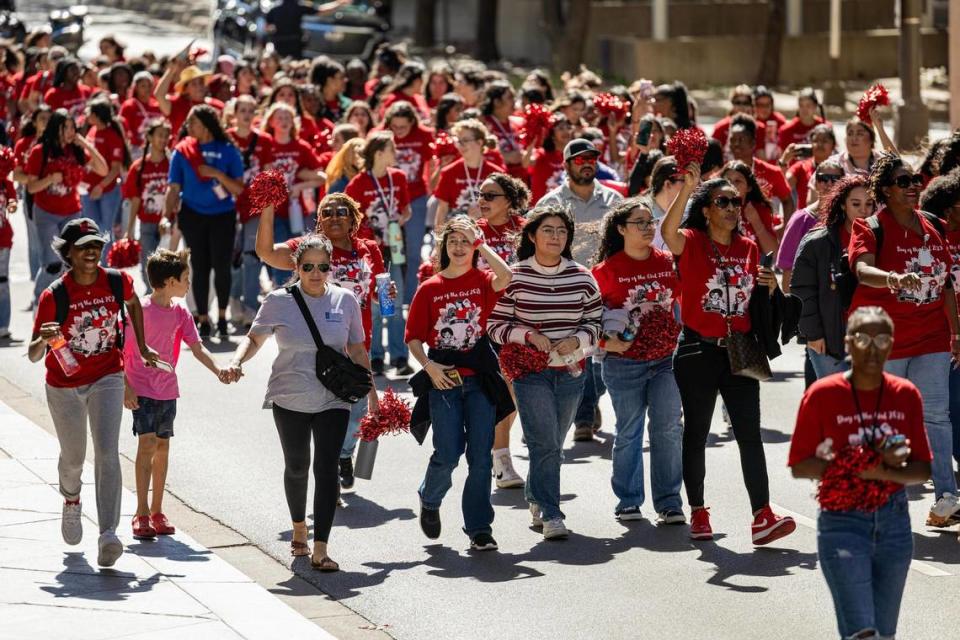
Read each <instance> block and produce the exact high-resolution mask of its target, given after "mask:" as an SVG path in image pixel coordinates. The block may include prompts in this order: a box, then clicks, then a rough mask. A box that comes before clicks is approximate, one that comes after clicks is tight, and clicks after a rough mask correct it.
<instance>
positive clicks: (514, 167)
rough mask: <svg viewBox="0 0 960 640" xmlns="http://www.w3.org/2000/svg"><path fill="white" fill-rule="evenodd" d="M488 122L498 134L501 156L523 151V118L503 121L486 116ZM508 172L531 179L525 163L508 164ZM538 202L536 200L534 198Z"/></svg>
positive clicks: (510, 118) (498, 146) (522, 178)
mask: <svg viewBox="0 0 960 640" xmlns="http://www.w3.org/2000/svg"><path fill="white" fill-rule="evenodd" d="M484 121H485V122H486V125H487V129H489V130H490V132H491V133H492V134H493V135H494V136H496V138H497V148H498V149H499V150H500V157H501V158H502V157H503V154H504V153H509V152H511V151H523V148H522V147H521V146H520V129H521V128H522V127H523V118H515V117H509V118H507V121H506V122H501V121H500V120H497V119H496V118H495V117H493V116H487V117H486V118H484ZM506 168H507V173H509V174H510V175H511V176H513V177H514V178H519V179H520V180H523V181H524V182H527V181H528V180H529V179H530V174H529V172H528V171H527V170H526V169H524V168H523V164H521V163H519V162H518V163H516V164H507V165H506ZM534 202H536V200H534Z"/></svg>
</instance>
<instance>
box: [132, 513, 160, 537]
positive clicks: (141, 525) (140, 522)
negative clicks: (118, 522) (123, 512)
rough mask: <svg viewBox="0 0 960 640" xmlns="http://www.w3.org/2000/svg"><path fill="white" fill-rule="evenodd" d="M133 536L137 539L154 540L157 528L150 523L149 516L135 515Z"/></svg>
mask: <svg viewBox="0 0 960 640" xmlns="http://www.w3.org/2000/svg"><path fill="white" fill-rule="evenodd" d="M133 537H134V538H135V539H137V540H153V539H154V538H156V537H157V530H156V529H154V528H153V525H152V524H150V517H149V516H133Z"/></svg>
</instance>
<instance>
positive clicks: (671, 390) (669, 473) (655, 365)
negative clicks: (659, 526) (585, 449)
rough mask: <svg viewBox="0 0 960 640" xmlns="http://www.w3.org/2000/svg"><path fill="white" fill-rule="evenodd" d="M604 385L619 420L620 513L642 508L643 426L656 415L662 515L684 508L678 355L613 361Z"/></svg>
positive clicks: (653, 476) (654, 463)
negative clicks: (676, 373)
mask: <svg viewBox="0 0 960 640" xmlns="http://www.w3.org/2000/svg"><path fill="white" fill-rule="evenodd" d="M602 374H603V381H604V383H605V384H606V386H607V391H609V392H610V400H611V401H612V402H613V411H614V413H615V414H616V416H617V432H616V436H615V437H614V440H613V479H612V481H611V484H612V485H613V493H614V494H615V495H616V496H617V498H618V499H619V503H617V509H624V508H626V507H639V506H642V505H643V501H644V498H645V497H646V496H645V495H644V492H643V427H644V422H645V419H646V413H647V411H648V410H649V412H650V487H651V489H652V491H653V508H654V510H656V512H657V513H662V512H663V511H666V510H668V509H675V510H678V511H679V510H680V508H681V507H682V506H683V500H681V498H680V486H681V484H682V483H683V467H682V462H681V460H682V451H683V427H682V426H681V424H680V416H681V409H680V390H679V389H678V388H677V382H676V380H675V379H674V377H673V363H672V357H670V356H668V357H666V358H662V359H660V360H652V361H650V362H642V361H639V360H631V359H629V358H618V357H607V358H605V359H604V361H603V366H602Z"/></svg>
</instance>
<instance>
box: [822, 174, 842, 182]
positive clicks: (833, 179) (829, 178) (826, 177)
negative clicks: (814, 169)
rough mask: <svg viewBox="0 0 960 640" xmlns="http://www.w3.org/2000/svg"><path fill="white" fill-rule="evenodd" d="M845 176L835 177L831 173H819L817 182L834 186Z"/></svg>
mask: <svg viewBox="0 0 960 640" xmlns="http://www.w3.org/2000/svg"><path fill="white" fill-rule="evenodd" d="M842 177H843V176H835V175H832V174H829V173H818V174H817V182H823V183H825V184H833V183H834V182H837V181H838V180H840V178H842Z"/></svg>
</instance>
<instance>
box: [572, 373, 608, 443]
mask: <svg viewBox="0 0 960 640" xmlns="http://www.w3.org/2000/svg"><path fill="white" fill-rule="evenodd" d="M581 377H582V378H583V397H582V398H581V399H580V405H579V406H578V407H577V412H576V414H575V415H574V418H573V423H574V424H575V425H577V426H580V425H586V426H593V415H594V410H595V409H596V408H597V405H598V404H600V398H601V397H602V396H603V394H604V393H606V391H607V388H606V387H605V386H604V385H603V376H602V375H600V363H599V362H594V361H593V358H587V362H586V364H585V365H584V367H583V375H582V376H581Z"/></svg>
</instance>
